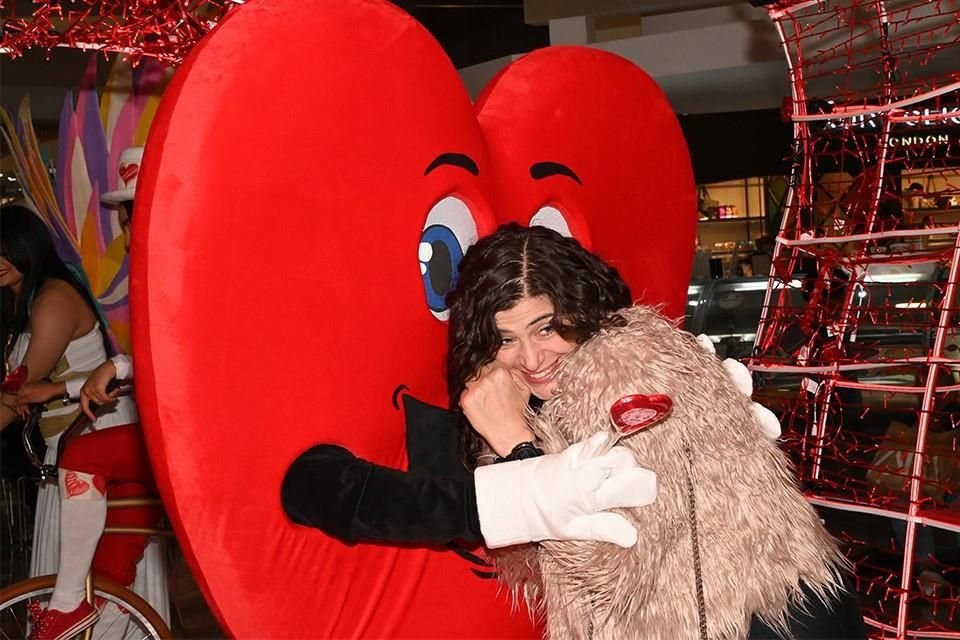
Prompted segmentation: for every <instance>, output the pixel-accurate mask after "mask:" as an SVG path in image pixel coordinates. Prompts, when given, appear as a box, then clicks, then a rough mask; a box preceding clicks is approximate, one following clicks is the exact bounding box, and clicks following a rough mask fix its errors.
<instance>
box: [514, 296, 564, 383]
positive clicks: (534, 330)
mask: <svg viewBox="0 0 960 640" xmlns="http://www.w3.org/2000/svg"><path fill="white" fill-rule="evenodd" d="M553 315H554V308H553V302H551V301H550V298H548V297H547V296H545V295H540V296H536V297H529V296H526V297H524V298H522V299H521V300H520V302H518V303H517V304H516V306H514V307H513V308H511V309H508V310H506V311H500V312H499V313H497V314H496V316H495V318H496V323H497V330H498V331H499V332H500V339H501V342H500V349H499V350H498V351H497V356H496V358H495V360H496V362H498V363H500V364H502V365H503V366H505V367H507V368H508V369H509V370H510V371H512V372H515V373H517V374H519V376H520V377H521V378H522V379H523V381H524V382H526V383H527V385H528V386H529V387H530V391H531V392H532V393H533V395H535V396H537V397H538V398H540V399H541V400H549V399H550V396H551V395H552V394H553V389H554V387H555V386H556V376H557V371H558V370H559V369H560V365H561V364H562V362H563V356H564V355H566V354H568V353H570V352H571V351H573V350H574V349H575V348H576V346H577V345H576V343H574V342H572V341H570V340H566V339H565V338H563V336H561V335H560V334H559V333H558V332H557V330H556V328H555V327H554V318H553Z"/></svg>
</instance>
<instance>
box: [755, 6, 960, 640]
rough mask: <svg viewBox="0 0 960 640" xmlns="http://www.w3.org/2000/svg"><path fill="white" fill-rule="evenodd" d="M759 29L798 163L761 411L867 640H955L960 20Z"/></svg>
mask: <svg viewBox="0 0 960 640" xmlns="http://www.w3.org/2000/svg"><path fill="white" fill-rule="evenodd" d="M768 14H769V17H770V19H771V20H772V22H773V23H774V26H775V27H776V29H777V32H778V34H779V36H780V39H781V42H782V46H783V50H784V53H785V55H786V58H787V61H788V66H789V70H790V81H791V87H792V94H793V95H792V96H791V98H790V99H789V100H788V101H786V102H785V104H784V109H783V112H784V115H785V117H786V118H789V119H790V120H791V121H792V123H793V127H794V147H793V169H792V175H791V180H790V189H789V193H788V196H787V204H786V209H785V213H784V218H783V221H782V224H781V227H780V232H779V235H778V237H777V243H776V247H775V251H774V256H773V263H772V267H771V275H770V280H769V286H768V290H767V294H766V300H765V303H764V308H763V314H762V317H761V321H760V326H759V329H758V333H757V342H756V349H755V352H754V357H753V358H752V359H751V362H750V366H751V368H752V369H753V371H754V372H755V374H756V376H757V378H758V379H759V380H758V382H759V384H758V388H759V389H760V391H759V392H758V394H757V395H758V399H760V400H761V401H763V402H764V403H765V404H768V405H769V406H771V407H776V408H777V409H779V410H780V412H781V415H782V417H783V423H784V431H785V435H784V444H785V447H786V449H787V450H788V451H789V452H790V454H791V456H792V457H793V459H794V461H795V462H796V465H797V472H798V474H799V476H800V479H801V482H802V484H803V486H804V488H805V489H806V491H807V493H808V496H809V499H810V500H811V502H813V503H814V504H815V505H817V506H818V507H819V508H820V512H821V514H822V515H823V517H824V519H825V520H826V521H827V523H828V525H829V526H830V528H831V530H832V531H833V532H834V533H835V534H836V535H837V536H838V537H839V538H840V540H841V541H842V542H843V544H844V546H845V549H846V553H847V556H848V557H849V558H850V560H851V562H852V563H853V565H854V567H855V570H856V578H857V579H856V586H857V589H858V592H859V595H860V598H861V603H862V605H863V607H864V613H865V617H866V621H867V623H868V625H869V627H870V629H871V633H872V634H873V636H874V637H877V638H906V637H908V634H909V635H911V636H912V635H914V634H915V633H917V632H920V635H921V636H923V635H925V634H931V635H932V637H938V638H949V637H954V638H960V568H958V565H960V562H958V561H957V557H958V556H957V553H958V549H957V545H956V542H955V538H953V534H955V533H956V532H960V462H958V459H960V456H958V433H960V409H958V407H960V360H957V358H960V326H958V325H960V309H958V305H960V293H958V291H957V289H958V286H960V285H958V280H960V234H958V228H960V65H958V64H957V59H958V56H960V3H958V2H956V1H955V0H954V1H952V2H948V1H946V0H944V1H923V0H903V1H897V2H884V1H882V0H847V1H846V2H831V1H829V0H820V1H809V0H805V1H796V2H788V1H782V2H778V3H774V4H772V5H771V6H768ZM944 539H952V540H953V542H952V544H947V545H944V544H942V541H943V540H944Z"/></svg>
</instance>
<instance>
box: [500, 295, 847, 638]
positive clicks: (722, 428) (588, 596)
mask: <svg viewBox="0 0 960 640" xmlns="http://www.w3.org/2000/svg"><path fill="white" fill-rule="evenodd" d="M621 315H622V317H623V318H624V320H625V321H626V323H625V325H624V326H622V327H616V328H611V329H606V330H603V331H601V332H600V333H599V334H598V335H596V336H595V337H593V338H591V339H590V340H588V341H587V342H586V343H584V344H583V345H582V346H581V347H580V348H579V349H577V350H576V351H575V352H573V353H572V354H571V355H570V356H568V358H567V360H566V362H565V364H564V366H563V370H562V372H561V374H560V377H559V379H558V387H557V395H556V396H555V397H554V398H552V399H551V400H550V401H549V402H547V403H546V404H545V405H544V406H543V409H542V410H541V412H540V413H539V415H538V416H537V417H536V418H535V421H534V431H535V432H536V434H537V437H538V438H539V439H540V440H541V441H542V443H543V447H544V449H545V450H546V451H547V452H548V453H549V452H557V451H560V450H562V449H564V448H565V447H567V446H568V444H569V443H572V442H577V441H580V440H583V439H584V438H586V437H588V436H590V435H591V434H593V433H595V432H597V431H600V430H612V427H611V423H610V417H609V410H610V407H611V405H613V403H614V402H615V401H616V400H617V399H619V398H620V397H622V396H624V395H628V394H637V393H643V394H667V395H669V396H670V397H671V399H672V401H673V410H672V413H671V414H670V415H669V417H667V418H666V419H665V420H664V421H663V422H661V423H659V424H657V425H655V426H653V427H650V428H649V429H647V430H645V431H641V432H639V433H637V434H634V435H632V436H630V437H629V438H626V439H624V440H622V441H621V443H620V444H619V445H618V446H626V447H628V448H630V449H631V450H632V451H633V452H634V454H635V456H636V458H637V460H638V462H639V464H640V466H642V467H645V468H648V469H652V470H654V471H655V472H656V473H657V476H658V487H659V489H658V497H657V501H656V503H655V504H653V505H651V506H648V507H643V508H639V509H630V510H625V511H623V513H624V514H625V515H627V517H629V518H630V519H631V521H632V522H633V523H634V524H635V525H636V527H637V531H638V533H639V538H640V540H639V542H638V543H637V545H636V546H635V547H633V548H631V549H622V548H620V547H617V546H615V545H611V544H603V543H593V542H544V543H541V544H539V545H529V546H524V547H514V548H511V549H509V550H502V551H501V552H499V553H497V554H496V558H497V563H498V568H499V571H500V574H501V577H502V579H503V580H505V581H506V583H507V584H508V585H509V586H510V587H511V588H513V589H514V592H515V593H517V592H519V593H522V594H524V595H525V597H527V599H528V601H530V602H531V603H532V604H534V605H535V606H538V607H540V608H541V609H542V610H543V611H544V613H545V614H546V619H547V633H548V636H549V637H550V638H551V639H552V640H567V639H580V638H584V639H585V638H592V639H595V640H598V639H604V640H614V639H623V638H644V639H658V638H661V639H664V640H668V639H669V640H675V639H676V638H698V637H699V632H700V627H699V625H700V622H699V616H698V610H699V608H698V597H697V588H696V575H695V571H694V555H693V554H694V552H693V545H692V539H691V531H692V528H691V523H690V515H691V512H690V507H689V504H690V501H689V491H688V486H687V478H688V473H689V478H690V479H691V480H692V485H693V487H694V496H695V498H694V500H695V505H696V521H697V537H698V542H699V555H700V559H701V562H700V564H701V568H702V571H701V574H702V583H703V600H704V603H705V614H706V615H705V620H706V626H707V636H708V637H709V638H711V639H727V638H744V637H746V636H747V632H748V629H749V628H750V624H751V619H752V617H753V616H755V615H756V616H758V617H759V618H760V619H761V620H763V621H764V622H766V623H767V624H768V625H769V626H770V627H772V628H773V629H776V630H777V631H778V632H779V631H783V632H784V635H785V637H789V633H788V632H787V629H788V624H789V620H788V617H789V615H788V609H789V608H790V607H800V608H801V609H802V608H804V602H803V597H804V596H803V595H802V591H801V584H802V583H805V585H806V587H807V589H806V591H807V593H808V594H811V593H812V594H814V595H813V597H818V598H821V599H823V600H827V599H830V598H832V597H833V596H834V595H835V593H836V591H837V589H839V588H840V585H841V577H840V570H841V568H842V567H843V565H844V560H843V557H842V556H841V554H840V553H839V551H838V550H837V547H836V546H835V543H834V541H833V539H832V538H831V536H830V535H829V534H828V533H827V532H826V530H825V529H824V527H823V525H822V524H821V521H820V518H819V517H818V515H817V514H816V512H815V511H814V510H813V508H812V507H811V506H810V505H809V504H808V503H807V502H806V500H804V497H803V495H802V494H801V492H800V490H799V489H798V487H797V484H796V482H795V479H794V476H793V473H792V471H791V468H790V465H789V462H788V460H787V457H786V456H785V455H784V453H783V452H781V451H780V450H779V449H778V447H777V445H776V443H775V442H773V441H771V440H770V439H768V438H767V437H765V436H764V435H763V434H762V433H761V430H760V428H759V426H758V424H757V422H756V420H755V418H754V417H753V415H752V413H751V411H750V399H749V398H747V397H746V396H744V395H743V394H741V393H740V392H739V391H738V390H737V389H736V387H735V386H734V385H733V383H732V382H731V381H730V380H729V379H728V377H727V375H726V373H725V372H724V369H723V368H722V367H721V364H720V361H719V359H717V357H716V356H714V355H711V354H708V353H706V352H704V351H703V350H702V349H701V348H700V347H699V346H698V345H697V342H696V340H695V338H694V337H693V336H692V335H690V334H688V333H685V332H682V331H680V330H679V329H677V328H676V327H674V326H673V324H671V323H670V322H669V321H668V320H666V319H665V318H663V317H662V316H660V315H659V314H657V312H656V311H654V310H653V309H650V308H645V307H633V308H630V309H626V310H624V311H622V312H621ZM687 446H689V455H690V457H688V454H687V453H686V452H685V447H687ZM691 459H692V462H691Z"/></svg>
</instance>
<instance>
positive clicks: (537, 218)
mask: <svg viewBox="0 0 960 640" xmlns="http://www.w3.org/2000/svg"><path fill="white" fill-rule="evenodd" d="M530 226H531V227H546V228H547V229H553V230H554V231H556V232H557V233H559V234H560V235H562V236H566V237H568V238H572V237H573V234H572V233H570V225H568V224H567V219H566V218H564V217H563V212H561V211H560V210H559V209H557V208H556V207H552V206H550V205H546V206H543V207H540V209H539V210H538V211H537V212H536V213H535V214H533V217H532V218H530Z"/></svg>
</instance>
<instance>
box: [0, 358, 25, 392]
mask: <svg viewBox="0 0 960 640" xmlns="http://www.w3.org/2000/svg"><path fill="white" fill-rule="evenodd" d="M26 381H27V365H25V364H22V365H20V366H19V367H17V368H16V369H14V370H13V371H11V372H10V373H8V374H7V377H6V378H4V379H3V382H2V383H0V389H2V390H3V392H4V393H19V392H20V388H21V387H22V386H23V383H24V382H26Z"/></svg>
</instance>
